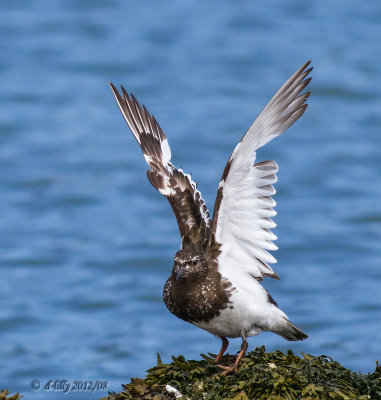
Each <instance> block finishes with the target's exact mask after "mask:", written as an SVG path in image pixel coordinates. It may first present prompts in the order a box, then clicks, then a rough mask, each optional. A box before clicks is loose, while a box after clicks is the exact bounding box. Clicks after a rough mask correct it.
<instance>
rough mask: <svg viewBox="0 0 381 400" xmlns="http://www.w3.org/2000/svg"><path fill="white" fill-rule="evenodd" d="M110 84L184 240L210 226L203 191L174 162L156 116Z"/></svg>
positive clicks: (155, 183)
mask: <svg viewBox="0 0 381 400" xmlns="http://www.w3.org/2000/svg"><path fill="white" fill-rule="evenodd" d="M110 86H111V90H112V92H113V94H114V96H115V99H116V102H117V104H118V106H119V109H120V111H121V112H122V115H123V117H124V119H125V120H126V122H127V124H128V126H129V127H130V130H131V132H132V134H133V135H134V137H135V139H136V141H137V142H138V143H139V145H140V147H141V149H142V151H143V155H144V157H145V159H146V161H147V163H148V165H149V166H150V168H151V169H150V170H148V171H147V176H148V179H149V181H150V182H151V183H152V185H153V186H154V187H155V188H156V189H157V190H158V191H159V192H160V193H161V194H162V195H164V196H165V197H167V199H168V201H169V203H170V205H171V206H172V209H173V212H174V214H175V216H176V219H177V223H178V225H179V230H180V234H181V237H182V239H183V241H184V239H185V238H186V237H187V238H189V236H190V235H191V233H192V232H197V231H198V230H199V229H200V228H201V229H208V228H210V227H211V220H210V218H209V212H208V209H207V207H206V205H205V202H204V200H203V199H202V197H201V193H200V192H199V191H198V190H197V186H196V183H195V182H194V181H193V180H192V178H191V175H190V174H185V173H184V172H183V170H182V169H176V168H175V167H174V166H173V165H172V164H171V162H170V161H171V150H170V147H169V144H168V140H167V138H166V136H165V134H164V132H163V130H162V129H161V127H160V125H159V124H158V122H157V121H156V119H155V117H154V116H153V115H151V114H150V113H149V112H148V111H147V109H146V108H145V107H144V106H141V105H140V104H139V102H138V101H137V100H136V98H135V96H134V95H133V94H131V95H129V94H128V93H127V92H126V90H125V89H124V88H123V87H122V88H121V91H122V95H121V94H120V93H119V92H118V90H117V89H116V88H115V87H114V85H113V84H112V83H110Z"/></svg>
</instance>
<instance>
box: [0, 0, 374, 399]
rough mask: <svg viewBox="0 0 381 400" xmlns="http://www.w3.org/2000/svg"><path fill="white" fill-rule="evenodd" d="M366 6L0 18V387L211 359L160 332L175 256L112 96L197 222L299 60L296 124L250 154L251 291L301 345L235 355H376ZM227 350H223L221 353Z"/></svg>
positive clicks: (17, 12) (175, 328)
mask: <svg viewBox="0 0 381 400" xmlns="http://www.w3.org/2000/svg"><path fill="white" fill-rule="evenodd" d="M380 20H381V3H379V2H363V3H361V5H360V4H359V3H358V2H357V1H348V0H347V1H338V0H336V1H328V0H322V1H319V2H313V3H312V2H300V1H289V2H284V1H281V0H271V1H256V2H253V1H239V2H234V3H231V2H227V1H221V2H213V1H209V2H194V1H183V2H177V3H176V2H171V1H161V2H138V1H122V0H112V1H110V0H107V1H106V0H104V1H102V0H98V1H94V0H92V1H85V0H82V1H69V0H68V1H57V2H53V1H48V0H45V1H43V0H34V1H14V0H2V1H1V2H0V77H1V90H0V201H1V207H0V221H1V228H0V258H1V270H0V271H1V279H0V293H1V307H0V358H1V363H0V387H3V388H5V387H8V388H9V389H10V390H11V391H12V392H16V391H20V392H21V393H24V394H25V395H26V398H28V399H62V398H65V399H97V398H99V397H102V396H104V395H105V394H106V392H105V391H97V392H94V393H93V394H90V393H86V392H83V393H74V392H71V393H69V394H67V395H66V396H65V395H64V394H63V393H61V392H52V391H46V390H45V389H43V388H41V389H40V390H39V391H33V390H32V389H31V387H30V382H31V381H32V380H33V379H37V380H39V381H40V383H41V385H42V386H44V385H45V384H46V383H47V382H48V381H49V380H55V379H67V380H68V381H69V382H73V381H74V380H77V381H80V380H81V381H88V380H93V381H96V380H99V381H107V382H108V389H109V390H114V391H119V390H120V389H121V387H120V384H121V383H127V382H128V381H129V378H130V377H134V376H139V377H142V376H144V371H145V370H146V369H147V368H149V367H150V366H152V365H153V363H154V362H155V357H156V352H159V353H160V354H161V356H162V358H163V360H164V361H170V360H171V358H170V356H171V355H172V354H180V353H181V354H184V355H185V356H186V357H187V358H196V359H198V358H199V357H200V356H199V354H200V353H206V352H208V351H209V352H216V351H218V349H219V346H220V343H219V341H217V340H216V339H215V338H214V337H213V336H212V335H210V334H208V333H207V332H204V331H202V330H200V329H198V328H196V327H193V326H191V325H190V324H187V323H185V322H183V321H181V320H179V319H176V318H175V317H174V316H172V315H171V314H170V313H169V312H168V311H167V310H166V308H165V306H164V304H163V302H162V299H161V293H162V286H163V284H164V282H165V280H166V278H167V276H168V275H169V273H170V270H171V266H172V260H173V254H174V253H175V252H176V251H177V249H178V248H179V243H180V242H179V235H178V231H177V226H176V223H175V219H174V217H173V215H172V212H171V210H170V207H169V205H168V204H167V201H166V200H165V199H164V198H162V197H161V196H160V195H159V194H158V193H157V192H156V191H155V190H154V189H153V188H152V187H151V185H150V183H149V182H148V180H147V179H146V174H145V170H146V169H147V166H146V164H145V161H144V159H143V157H142V155H141V153H140V150H139V149H138V146H137V144H136V142H135V141H134V139H133V137H132V135H131V134H130V132H129V131H128V128H127V126H126V125H125V123H124V121H123V119H122V117H121V115H120V112H119V111H118V109H117V106H116V104H115V101H114V99H113V97H112V94H111V91H110V89H109V87H108V81H112V82H113V83H114V84H123V85H124V86H125V87H126V88H127V89H128V90H129V91H132V92H134V94H135V95H136V96H137V97H138V99H139V100H140V101H141V102H143V103H144V104H145V105H146V106H147V107H148V108H149V110H150V111H151V112H152V113H153V114H154V115H155V116H156V117H157V119H158V120H159V122H160V124H161V126H162V127H163V129H164V130H165V132H166V133H167V136H168V137H169V141H170V144H171V148H172V153H173V161H174V163H175V165H177V166H182V167H183V168H184V169H185V170H186V171H189V172H192V174H193V176H194V178H195V179H196V180H197V182H198V185H199V188H200V190H201V191H202V193H203V197H204V198H205V200H206V202H207V204H208V205H209V209H213V202H214V198H215V192H216V188H217V185H218V181H219V178H220V176H221V173H222V170H223V168H224V165H225V162H226V160H227V158H228V157H229V155H230V152H231V151H232V149H233V148H234V146H235V145H236V143H237V142H238V140H239V139H240V138H241V136H242V135H243V133H244V132H245V130H246V129H247V128H248V127H249V126H250V124H251V123H252V121H253V120H254V118H255V117H256V116H257V114H258V112H259V111H260V109H261V108H262V107H263V106H264V105H265V103H266V102H267V101H268V100H269V99H270V97H271V96H272V94H273V93H274V92H275V91H276V90H277V89H278V88H279V87H280V85H281V84H282V83H283V81H285V80H286V79H287V78H288V77H289V76H290V75H291V73H293V72H294V71H295V70H296V69H297V68H298V67H299V66H300V65H302V64H303V63H304V62H305V61H306V60H308V59H310V58H311V59H312V61H313V65H314V66H315V70H314V71H313V81H312V83H311V89H312V92H313V94H312V96H311V98H310V102H309V103H310V107H309V108H308V110H307V112H306V114H305V115H304V116H303V118H302V119H301V120H300V121H298V123H297V124H296V125H295V126H293V127H292V128H291V129H290V130H289V131H287V132H286V134H284V135H283V136H281V137H280V138H277V139H276V140H274V141H273V142H271V143H270V144H269V145H267V146H266V147H265V148H263V149H262V150H261V152H260V153H259V155H258V157H259V159H260V160H266V159H275V160H276V161H277V162H278V164H279V167H280V171H279V173H278V177H279V182H278V183H277V185H276V189H277V191H278V193H277V195H276V200H277V202H278V205H277V211H278V216H277V217H276V218H275V221H276V222H277V223H278V227H277V228H276V230H275V233H276V234H277V236H278V237H279V240H278V241H277V245H278V246H279V251H278V252H277V253H276V254H275V255H276V257H277V259H278V264H277V265H276V266H275V270H276V271H277V272H278V274H279V275H280V277H281V278H282V281H281V282H277V281H268V282H266V283H265V285H266V287H267V288H268V289H269V290H270V291H271V293H272V295H273V297H274V298H275V299H276V300H277V301H278V303H279V304H280V306H281V308H282V309H283V310H285V311H286V312H287V314H288V315H289V316H290V318H291V319H292V321H293V322H294V323H295V324H297V325H298V326H300V327H301V328H303V330H305V331H306V332H307V333H308V334H309V336H310V337H309V339H308V340H307V341H305V342H303V343H294V344H292V343H288V342H286V341H284V340H283V339H282V338H281V337H279V336H276V335H274V334H270V333H268V334H267V333H266V334H261V335H260V336H258V337H256V338H252V339H250V348H254V347H255V346H258V345H263V344H264V345H266V347H267V348H268V349H269V350H274V349H283V350H285V349H289V348H291V349H293V350H294V351H295V352H297V353H299V352H300V351H304V352H307V353H312V354H316V355H317V354H328V355H330V356H332V357H334V358H335V359H337V360H339V361H340V362H342V363H343V364H344V365H345V366H346V367H348V368H352V369H354V370H360V371H362V372H368V371H372V370H373V369H374V367H375V362H376V360H377V359H380V358H381V357H380V355H381V345H380V343H381V322H380V312H381V296H380V287H381V268H380V263H381V249H380V243H381V200H380V199H381V174H380V171H381V157H380V149H381V95H380V93H381V41H380V37H381V24H380V23H379V21H380ZM239 345H240V342H239V340H232V343H231V348H230V351H231V352H235V351H237V350H238V348H239Z"/></svg>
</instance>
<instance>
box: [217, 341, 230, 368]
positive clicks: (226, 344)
mask: <svg viewBox="0 0 381 400" xmlns="http://www.w3.org/2000/svg"><path fill="white" fill-rule="evenodd" d="M220 338H221V340H222V346H221V350H220V352H219V353H218V355H217V357H216V358H215V360H214V362H215V363H219V362H220V361H221V358H222V356H223V355H224V353H225V351H226V349H227V348H228V346H229V341H228V340H227V339H226V337H225V336H220Z"/></svg>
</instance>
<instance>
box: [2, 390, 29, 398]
mask: <svg viewBox="0 0 381 400" xmlns="http://www.w3.org/2000/svg"><path fill="white" fill-rule="evenodd" d="M9 394H10V392H9V390H7V389H5V390H0V400H20V399H21V397H23V396H22V395H20V394H18V393H16V394H14V395H11V396H9V397H8V395H9Z"/></svg>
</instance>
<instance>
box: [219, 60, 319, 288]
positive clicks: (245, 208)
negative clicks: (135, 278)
mask: <svg viewBox="0 0 381 400" xmlns="http://www.w3.org/2000/svg"><path fill="white" fill-rule="evenodd" d="M309 64H310V62H307V63H306V64H305V65H303V66H302V67H301V68H299V69H298V70H297V71H296V72H295V73H294V74H293V75H292V76H291V78H290V79H289V80H288V81H287V82H286V83H285V84H284V85H283V86H282V87H281V88H280V89H279V91H278V92H277V93H276V94H275V95H274V97H273V98H272V99H271V100H270V101H269V103H268V104H267V105H266V107H265V108H264V109H263V110H262V112H261V113H260V114H259V116H258V118H257V119H256V120H255V121H254V123H253V124H252V125H251V127H250V128H249V130H248V131H247V132H246V134H245V135H244V137H243V138H242V139H241V141H240V142H239V143H238V145H237V146H236V148H235V149H234V151H233V153H232V155H231V157H230V159H229V160H228V162H227V164H226V167H225V170H224V173H223V175H222V179H221V182H220V185H219V189H218V192H217V199H216V204H215V208H214V213H213V222H212V232H213V233H214V234H215V237H216V240H217V241H218V242H219V243H221V254H220V255H219V268H220V270H221V272H222V274H223V275H225V276H232V275H235V274H237V273H239V272H242V273H245V274H249V275H251V276H253V277H255V278H256V279H258V280H261V279H263V277H264V276H271V277H273V278H278V276H277V275H276V273H275V272H274V271H273V270H272V268H271V267H270V266H269V265H268V264H270V263H275V262H276V259H275V258H274V257H273V256H272V255H271V254H270V253H269V252H268V251H267V250H276V249H277V246H276V245H275V244H273V240H275V239H276V236H275V235H274V234H273V233H272V232H271V231H270V229H272V228H275V226H276V224H275V222H274V221H272V220H271V219H270V218H271V217H273V216H274V215H276V212H275V211H274V210H273V207H275V205H276V203H275V201H274V200H273V199H272V197H271V196H273V195H274V194H275V189H274V186H273V184H275V183H276V182H277V176H276V173H277V171H278V166H277V164H276V162H275V161H262V162H259V163H256V164H254V162H255V158H256V150H257V149H258V148H260V147H261V146H263V145H265V144H266V143H267V142H268V141H270V140H271V139H273V138H274V137H275V136H279V135H280V134H281V133H283V132H284V131H285V130H286V129H288V128H289V127H290V126H291V125H292V124H293V123H294V122H295V121H297V120H298V119H299V118H300V117H301V116H302V115H303V113H304V111H305V110H306V107H307V104H306V101H307V99H308V97H309V95H310V92H304V93H301V92H302V91H303V90H304V89H305V87H306V86H307V85H308V84H309V82H310V81H311V78H307V75H308V74H309V73H310V72H311V71H312V67H311V68H308V69H307V67H308V65H309ZM253 164H254V165H253Z"/></svg>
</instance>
